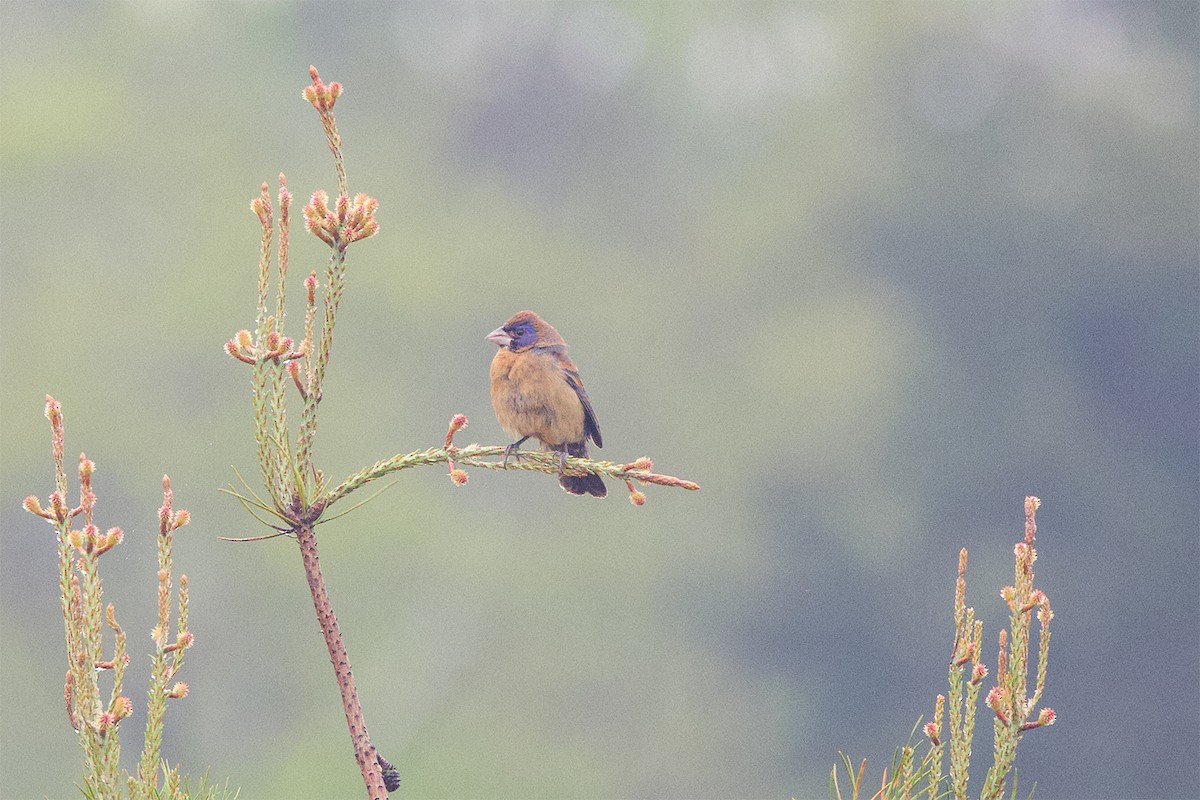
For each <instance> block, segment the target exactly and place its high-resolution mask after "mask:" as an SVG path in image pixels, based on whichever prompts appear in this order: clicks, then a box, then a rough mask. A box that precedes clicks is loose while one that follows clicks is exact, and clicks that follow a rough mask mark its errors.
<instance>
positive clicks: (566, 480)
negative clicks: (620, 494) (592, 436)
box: [558, 440, 608, 497]
mask: <svg viewBox="0 0 1200 800" xmlns="http://www.w3.org/2000/svg"><path fill="white" fill-rule="evenodd" d="M566 449H567V455H570V456H575V457H576V458H587V456H588V449H587V440H584V441H581V442H569V443H568V444H567V448H566ZM558 485H559V486H561V487H562V488H563V489H565V490H567V491H568V492H570V493H571V494H590V495H591V496H592V497H604V496H605V495H606V494H608V489H607V488H605V486H604V479H603V478H601V477H600V476H599V475H566V474H562V475H559V476H558Z"/></svg>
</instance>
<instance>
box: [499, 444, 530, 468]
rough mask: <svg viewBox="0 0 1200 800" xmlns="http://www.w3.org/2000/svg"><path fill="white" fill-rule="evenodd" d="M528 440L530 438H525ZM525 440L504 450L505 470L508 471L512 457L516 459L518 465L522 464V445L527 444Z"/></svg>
mask: <svg viewBox="0 0 1200 800" xmlns="http://www.w3.org/2000/svg"><path fill="white" fill-rule="evenodd" d="M528 438H529V437H528V436H526V437H525V439H528ZM525 439H519V440H517V441H515V442H513V443H512V444H510V445H508V446H507V447H505V448H504V461H503V462H501V463H502V464H503V465H504V469H508V459H509V458H510V457H511V458H513V459H515V460H516V461H517V463H520V462H521V445H522V444H524V443H525Z"/></svg>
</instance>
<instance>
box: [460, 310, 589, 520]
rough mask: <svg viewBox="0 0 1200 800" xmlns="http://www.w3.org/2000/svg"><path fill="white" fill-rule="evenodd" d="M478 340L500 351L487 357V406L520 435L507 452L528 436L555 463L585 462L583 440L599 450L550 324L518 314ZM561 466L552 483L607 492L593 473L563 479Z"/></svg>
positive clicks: (574, 373)
mask: <svg viewBox="0 0 1200 800" xmlns="http://www.w3.org/2000/svg"><path fill="white" fill-rule="evenodd" d="M484 338H486V339H487V340H488V341H489V342H495V343H496V345H498V346H499V347H500V350H499V351H498V352H497V353H496V357H495V358H493V359H492V370H491V375H492V408H494V409H495V411H496V419H497V420H499V421H500V427H502V428H504V430H506V431H508V433H510V434H512V435H513V436H518V437H520V438H519V439H517V441H515V442H513V443H512V444H510V445H509V446H508V454H511V453H515V452H516V451H517V448H519V447H520V446H521V445H522V444H523V443H524V442H525V440H526V439H528V438H529V437H531V436H533V437H536V438H537V439H538V440H539V441H541V443H542V444H543V445H545V446H546V447H549V448H550V449H551V450H554V451H557V452H558V453H559V458H560V459H565V457H566V456H568V455H572V456H577V457H579V458H587V454H588V449H587V440H588V439H591V440H592V441H593V442H595V443H596V446H597V447H602V446H603V445H602V444H601V440H600V425H599V424H598V423H597V422H596V412H595V411H593V410H592V403H591V401H590V400H588V394H587V391H585V390H584V388H583V381H582V380H580V378H579V371H578V370H577V369H576V368H575V365H574V364H573V363H571V359H569V358H567V343H566V342H564V341H563V338H562V337H561V336H559V335H558V331H556V330H554V327H553V326H552V325H550V323H548V322H546V321H545V320H543V319H542V318H541V317H539V316H538V315H537V314H535V313H533V312H532V311H522V312H520V313H519V314H517V315H515V316H514V317H513V318H512V319H510V320H509V321H508V322H506V323H504V324H503V325H502V326H500V327H499V328H496V330H494V331H492V332H491V333H489V334H488V335H487V336H486V337H484ZM506 455H507V454H506ZM518 457H519V456H518ZM561 463H562V462H561V461H560V472H559V476H558V483H559V485H560V486H562V488H564V489H566V490H567V491H568V492H570V493H571V494H590V495H592V496H594V497H604V495H606V494H607V493H608V491H607V490H606V489H605V487H604V481H603V479H601V477H600V476H599V475H567V474H565V473H564V472H562V469H561Z"/></svg>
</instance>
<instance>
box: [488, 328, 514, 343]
mask: <svg viewBox="0 0 1200 800" xmlns="http://www.w3.org/2000/svg"><path fill="white" fill-rule="evenodd" d="M483 338H484V339H486V340H487V341H489V342H493V343H494V344H495V345H496V346H497V347H508V345H509V343H510V342H511V341H512V337H511V336H509V335H508V334H507V333H505V332H504V328H496V330H494V331H492V332H491V333H489V334H488V335H487V336H485V337H483Z"/></svg>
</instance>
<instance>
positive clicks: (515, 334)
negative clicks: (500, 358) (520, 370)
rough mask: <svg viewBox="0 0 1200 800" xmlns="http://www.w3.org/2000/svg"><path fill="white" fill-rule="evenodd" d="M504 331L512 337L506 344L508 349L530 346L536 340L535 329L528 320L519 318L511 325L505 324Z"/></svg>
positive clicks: (535, 342)
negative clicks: (518, 320)
mask: <svg viewBox="0 0 1200 800" xmlns="http://www.w3.org/2000/svg"><path fill="white" fill-rule="evenodd" d="M504 332H505V333H507V334H508V335H509V336H511V337H512V341H511V342H510V343H509V345H508V347H509V349H510V350H520V349H521V348H522V347H532V346H533V345H535V344H537V341H538V333H537V329H536V328H535V327H534V325H533V322H532V321H530V320H521V321H520V322H514V323H513V324H511V325H505V326H504Z"/></svg>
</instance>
